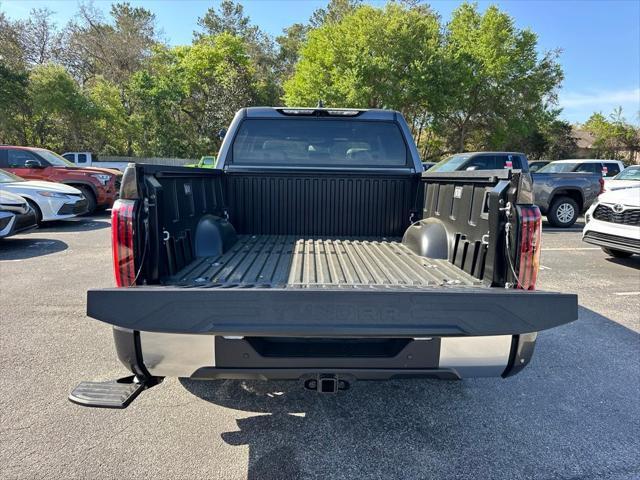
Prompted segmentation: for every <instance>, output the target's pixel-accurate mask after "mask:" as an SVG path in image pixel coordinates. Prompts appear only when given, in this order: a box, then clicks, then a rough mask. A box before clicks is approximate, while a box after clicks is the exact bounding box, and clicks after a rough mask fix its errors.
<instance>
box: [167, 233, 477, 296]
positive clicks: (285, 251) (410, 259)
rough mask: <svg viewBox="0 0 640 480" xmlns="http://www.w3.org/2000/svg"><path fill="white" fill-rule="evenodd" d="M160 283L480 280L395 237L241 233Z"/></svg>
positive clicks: (430, 282)
mask: <svg viewBox="0 0 640 480" xmlns="http://www.w3.org/2000/svg"><path fill="white" fill-rule="evenodd" d="M165 283H166V284H171V285H178V286H185V287H190V286H198V287H212V288H213V287H218V288H225V287H227V288H229V287H245V288H251V287H255V288H270V287H280V288H282V287H287V288H304V287H380V286H382V287H394V286H395V287H411V288H416V287H417V288H420V287H435V286H444V285H451V286H479V285H482V282H481V281H480V280H478V279H477V278H474V277H472V276H471V275H469V274H467V273H466V272H464V271H462V270H460V269H459V268H457V267H455V266H454V265H452V264H451V263H449V262H448V261H447V260H434V259H428V258H424V257H420V256H418V255H416V254H415V253H413V252H412V251H411V250H409V249H408V248H407V247H405V246H404V245H403V244H402V243H401V242H400V240H399V239H386V238H340V239H335V238H301V237H300V236H283V235H241V236H239V237H238V241H237V242H236V243H235V244H234V245H233V247H232V248H231V249H230V250H229V251H227V252H225V253H224V254H223V255H221V256H218V257H201V258H198V259H196V260H195V261H193V262H192V263H191V264H189V265H188V266H187V267H185V268H184V269H182V270H181V271H180V272H178V274H176V275H175V276H174V277H172V278H171V279H169V280H168V281H166V282H165Z"/></svg>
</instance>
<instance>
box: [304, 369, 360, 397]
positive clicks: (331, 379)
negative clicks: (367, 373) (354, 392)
mask: <svg viewBox="0 0 640 480" xmlns="http://www.w3.org/2000/svg"><path fill="white" fill-rule="evenodd" d="M304 388H306V389H307V390H311V391H314V392H318V393H338V391H339V390H347V389H348V388H349V382H348V381H346V380H344V379H341V378H339V377H338V376H337V375H334V374H331V373H321V374H319V375H317V376H316V378H309V379H308V380H306V381H305V382H304Z"/></svg>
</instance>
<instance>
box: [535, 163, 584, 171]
mask: <svg viewBox="0 0 640 480" xmlns="http://www.w3.org/2000/svg"><path fill="white" fill-rule="evenodd" d="M577 166H578V164H577V163H571V162H551V163H550V164H549V165H547V166H544V167H542V168H541V169H540V170H538V172H539V173H566V172H573V171H574V170H575V168H576V167H577Z"/></svg>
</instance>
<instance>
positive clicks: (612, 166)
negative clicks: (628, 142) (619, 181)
mask: <svg viewBox="0 0 640 480" xmlns="http://www.w3.org/2000/svg"><path fill="white" fill-rule="evenodd" d="M604 166H605V167H607V172H606V173H605V177H615V176H616V175H617V174H619V173H620V167H619V166H618V164H617V163H615V162H606V163H605V164H604Z"/></svg>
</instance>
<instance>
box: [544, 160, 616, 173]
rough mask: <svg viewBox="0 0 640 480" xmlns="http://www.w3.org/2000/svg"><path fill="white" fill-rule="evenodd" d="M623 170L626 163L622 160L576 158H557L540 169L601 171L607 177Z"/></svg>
mask: <svg viewBox="0 0 640 480" xmlns="http://www.w3.org/2000/svg"><path fill="white" fill-rule="evenodd" d="M623 170H624V163H622V162H621V161H620V160H601V159H590V158H574V159H569V160H555V161H553V162H551V163H549V164H548V165H545V166H544V167H542V168H541V169H540V170H538V171H539V172H541V173H542V172H544V173H568V172H578V173H599V174H602V176H603V177H605V178H607V177H614V176H616V175H618V174H619V173H620V172H621V171H623Z"/></svg>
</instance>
